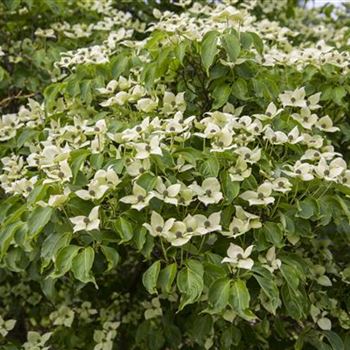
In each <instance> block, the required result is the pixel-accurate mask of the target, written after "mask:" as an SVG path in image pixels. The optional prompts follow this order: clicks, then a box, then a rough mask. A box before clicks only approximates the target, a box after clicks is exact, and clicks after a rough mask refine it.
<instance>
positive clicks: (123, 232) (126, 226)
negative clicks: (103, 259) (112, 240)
mask: <svg viewBox="0 0 350 350" xmlns="http://www.w3.org/2000/svg"><path fill="white" fill-rule="evenodd" d="M114 228H115V230H116V231H117V233H118V234H119V236H120V238H121V241H120V242H121V243H123V242H128V241H130V240H131V239H132V237H133V232H134V230H133V227H132V225H131V223H130V221H128V220H127V219H124V218H123V217H122V216H119V218H118V219H117V220H116V221H115V223H114Z"/></svg>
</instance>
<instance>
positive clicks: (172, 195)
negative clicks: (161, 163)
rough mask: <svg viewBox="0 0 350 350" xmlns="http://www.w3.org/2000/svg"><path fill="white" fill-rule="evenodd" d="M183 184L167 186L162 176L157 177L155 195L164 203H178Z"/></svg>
mask: <svg viewBox="0 0 350 350" xmlns="http://www.w3.org/2000/svg"><path fill="white" fill-rule="evenodd" d="M180 189H181V184H174V185H169V186H165V185H164V183H163V180H162V178H161V177H158V178H157V183H156V187H155V191H152V193H153V194H154V196H155V197H157V198H158V199H160V200H162V201H163V202H164V203H170V204H174V205H177V198H176V196H177V195H178V194H179V192H180Z"/></svg>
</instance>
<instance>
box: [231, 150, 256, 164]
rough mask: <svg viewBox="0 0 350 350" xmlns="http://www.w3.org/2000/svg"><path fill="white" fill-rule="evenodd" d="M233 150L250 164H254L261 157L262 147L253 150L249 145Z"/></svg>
mask: <svg viewBox="0 0 350 350" xmlns="http://www.w3.org/2000/svg"><path fill="white" fill-rule="evenodd" d="M233 152H234V153H236V154H238V155H239V156H241V157H242V159H243V160H244V161H245V162H247V163H249V164H254V163H256V162H258V161H259V160H260V158H261V149H260V148H258V147H256V148H254V149H253V150H251V149H250V148H248V147H240V148H237V149H236V150H234V151H233Z"/></svg>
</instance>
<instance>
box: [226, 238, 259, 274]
mask: <svg viewBox="0 0 350 350" xmlns="http://www.w3.org/2000/svg"><path fill="white" fill-rule="evenodd" d="M253 248H254V246H253V245H250V246H249V247H248V248H247V249H245V250H244V249H243V248H241V247H240V246H238V245H236V244H233V243H230V246H229V248H228V249H227V257H226V258H224V259H222V261H221V262H222V263H229V264H230V265H231V266H232V267H234V268H239V269H246V270H251V269H252V267H253V266H254V260H253V259H251V258H249V256H250V254H251V253H252V250H253Z"/></svg>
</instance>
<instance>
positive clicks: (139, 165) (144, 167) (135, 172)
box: [126, 158, 151, 178]
mask: <svg viewBox="0 0 350 350" xmlns="http://www.w3.org/2000/svg"><path fill="white" fill-rule="evenodd" d="M150 168H151V161H150V160H149V158H146V159H132V160H131V163H130V164H129V165H127V166H126V171H127V173H128V174H129V175H130V176H131V177H135V178H136V177H138V176H140V175H142V174H144V173H145V172H146V171H148V170H149V169H150Z"/></svg>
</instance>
